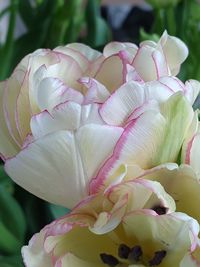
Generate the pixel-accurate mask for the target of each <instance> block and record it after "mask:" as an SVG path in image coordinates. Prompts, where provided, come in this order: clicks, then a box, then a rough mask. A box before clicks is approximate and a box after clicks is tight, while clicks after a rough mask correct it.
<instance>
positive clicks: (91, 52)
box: [66, 43, 102, 61]
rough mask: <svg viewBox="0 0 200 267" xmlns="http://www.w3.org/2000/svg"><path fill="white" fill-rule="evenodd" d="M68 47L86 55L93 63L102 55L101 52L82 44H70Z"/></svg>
mask: <svg viewBox="0 0 200 267" xmlns="http://www.w3.org/2000/svg"><path fill="white" fill-rule="evenodd" d="M66 47H67V48H71V49H74V50H75V51H78V52H79V53H81V54H82V55H84V56H85V57H86V58H87V59H88V60H89V61H93V60H95V59H97V58H98V57H100V56H101V55H102V54H101V53H100V52H99V51H97V50H95V49H92V48H91V47H89V46H87V45H85V44H81V43H71V44H68V45H67V46H66Z"/></svg>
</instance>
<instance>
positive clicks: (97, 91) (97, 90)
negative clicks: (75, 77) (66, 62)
mask: <svg viewBox="0 0 200 267" xmlns="http://www.w3.org/2000/svg"><path fill="white" fill-rule="evenodd" d="M79 82H80V83H81V84H83V85H84V86H86V87H87V88H88V91H87V92H86V94H85V97H84V104H90V103H93V102H97V103H103V102H104V101H105V100H106V99H107V98H108V97H109V95H110V93H109V91H108V90H107V89H106V87H105V86H104V85H103V84H101V83H99V82H98V81H97V80H95V79H93V78H90V77H83V78H81V79H79Z"/></svg>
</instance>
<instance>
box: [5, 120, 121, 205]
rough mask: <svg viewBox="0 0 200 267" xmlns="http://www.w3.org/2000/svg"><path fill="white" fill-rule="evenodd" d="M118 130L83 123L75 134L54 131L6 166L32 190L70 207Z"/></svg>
mask: <svg viewBox="0 0 200 267" xmlns="http://www.w3.org/2000/svg"><path fill="white" fill-rule="evenodd" d="M121 133H122V129H121V128H116V127H115V128H113V127H109V126H100V125H88V126H87V125H86V126H84V127H82V128H80V129H79V131H78V132H77V133H76V134H74V133H72V132H69V131H59V132H55V133H52V134H49V135H46V136H44V137H42V138H39V139H38V140H37V141H35V142H34V143H31V144H29V145H28V147H26V148H25V149H24V150H22V151H21V152H20V153H19V154H18V155H17V156H16V157H14V158H12V159H9V160H7V161H6V164H5V169H6V172H7V173H8V175H10V177H11V178H12V179H13V180H14V181H15V182H16V183H18V184H19V185H21V186H22V187H23V188H25V189H26V190H28V191H30V192H31V193H33V194H35V195H37V196H38V197H40V198H42V199H45V200H47V201H49V202H52V203H55V204H59V205H63V206H66V207H68V208H72V207H73V206H74V205H75V204H76V203H77V202H78V201H79V200H80V199H82V198H83V197H84V196H86V195H87V187H88V182H89V179H90V177H91V176H92V175H95V172H96V170H97V169H98V168H99V165H100V164H102V161H104V160H105V159H106V158H107V157H108V156H109V155H110V153H111V151H112V149H113V147H114V145H115V143H116V141H117V140H118V138H119V137H120V135H121ZM105 136H106V138H105ZM99 144H101V150H99V149H98V147H99Z"/></svg>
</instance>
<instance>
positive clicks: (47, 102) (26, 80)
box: [0, 32, 199, 208]
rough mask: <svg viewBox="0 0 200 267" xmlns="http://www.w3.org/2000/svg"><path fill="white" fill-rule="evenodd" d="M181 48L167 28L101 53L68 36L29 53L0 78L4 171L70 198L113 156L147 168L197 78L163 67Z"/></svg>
mask: <svg viewBox="0 0 200 267" xmlns="http://www.w3.org/2000/svg"><path fill="white" fill-rule="evenodd" d="M168 47H170V50H168ZM171 47H173V48H174V49H175V50H176V51H177V53H176V54H177V57H174V56H172V55H171V54H170V51H171ZM143 49H145V51H148V56H147V55H146V52H145V53H143ZM186 56H187V49H186V47H185V45H184V44H183V43H182V42H181V41H180V40H178V39H177V38H175V37H170V36H169V35H167V33H166V32H165V33H164V34H163V36H162V37H161V39H160V41H159V42H158V44H155V43H151V42H150V43H148V44H144V45H143V44H142V45H141V47H139V48H137V47H136V46H135V45H133V44H127V43H124V44H123V43H110V44H108V45H107V46H106V47H105V48H104V51H103V53H102V54H101V53H99V52H97V51H95V50H93V49H91V48H89V47H87V46H85V45H81V44H70V45H68V46H66V47H58V48H56V49H54V50H53V51H50V50H38V51H36V52H34V53H33V54H30V55H28V56H27V57H25V58H24V59H23V60H22V61H21V63H20V64H19V65H18V67H17V68H16V69H15V71H14V73H13V74H12V76H11V77H10V78H9V79H8V80H7V81H5V82H3V83H1V85H0V86H1V90H0V100H1V101H2V102H1V103H2V105H0V115H1V116H0V122H1V127H0V138H1V143H0V153H1V155H2V158H3V159H4V160H5V162H6V164H5V168H6V171H7V173H8V174H9V175H10V176H11V178H12V179H13V180H14V181H16V182H17V183H18V184H19V185H21V186H23V187H24V188H25V189H27V190H29V191H30V192H32V193H33V194H35V195H37V196H39V197H41V198H43V199H45V200H47V201H50V202H53V203H56V204H60V205H64V206H67V207H68V208H72V207H73V206H74V205H75V204H77V203H78V202H79V201H80V200H81V199H82V198H83V197H85V196H87V195H88V194H91V193H94V191H95V190H98V189H99V188H100V187H101V184H102V181H103V180H104V179H105V178H106V176H107V175H108V173H110V172H112V171H115V168H116V166H117V165H118V164H119V163H124V164H126V163H127V164H132V163H133V164H139V165H140V166H141V167H142V168H144V169H148V168H151V167H154V166H156V165H158V164H160V163H165V162H169V161H172V162H174V161H176V160H177V158H178V154H179V151H180V149H181V146H182V143H183V142H184V140H185V136H186V135H187V132H188V129H189V127H190V124H191V122H192V121H193V117H194V112H193V110H192V107H191V104H192V103H193V102H194V100H195V98H196V96H197V94H198V92H199V83H198V82H197V81H188V82H186V83H185V84H183V83H182V82H181V81H179V80H178V79H177V78H175V77H169V76H167V77H163V76H164V75H171V74H172V73H173V74H175V72H174V71H173V70H174V69H176V70H177V69H178V68H179V66H180V64H181V63H182V61H183V60H184V59H185V57H186ZM152 58H153V62H154V63H155V64H154V63H152ZM144 59H145V62H146V63H148V64H149V66H148V68H147V69H148V73H149V74H150V76H149V77H146V72H145V71H146V67H144V64H143V63H144ZM152 64H154V65H153V66H152ZM163 64H164V65H163ZM149 69H151V70H152V73H151V72H149ZM155 69H160V70H161V71H160V72H159V74H158V73H157V74H156V75H155ZM163 69H165V70H166V71H164V72H163V71H162V70H163ZM142 71H144V73H142ZM113 77H115V78H114V79H113ZM145 81H146V82H145ZM147 81H148V82H147ZM183 95H184V96H183ZM174 114H176V116H174ZM155 136H156V138H155ZM105 137H106V138H105ZM99 145H100V146H99Z"/></svg>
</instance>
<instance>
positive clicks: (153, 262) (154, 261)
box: [149, 250, 167, 266]
mask: <svg viewBox="0 0 200 267" xmlns="http://www.w3.org/2000/svg"><path fill="white" fill-rule="evenodd" d="M166 254H167V252H166V250H160V251H156V252H155V254H154V257H153V259H151V260H150V261H149V266H157V265H159V264H160V263H161V262H162V260H163V259H164V257H165V256H166Z"/></svg>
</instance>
